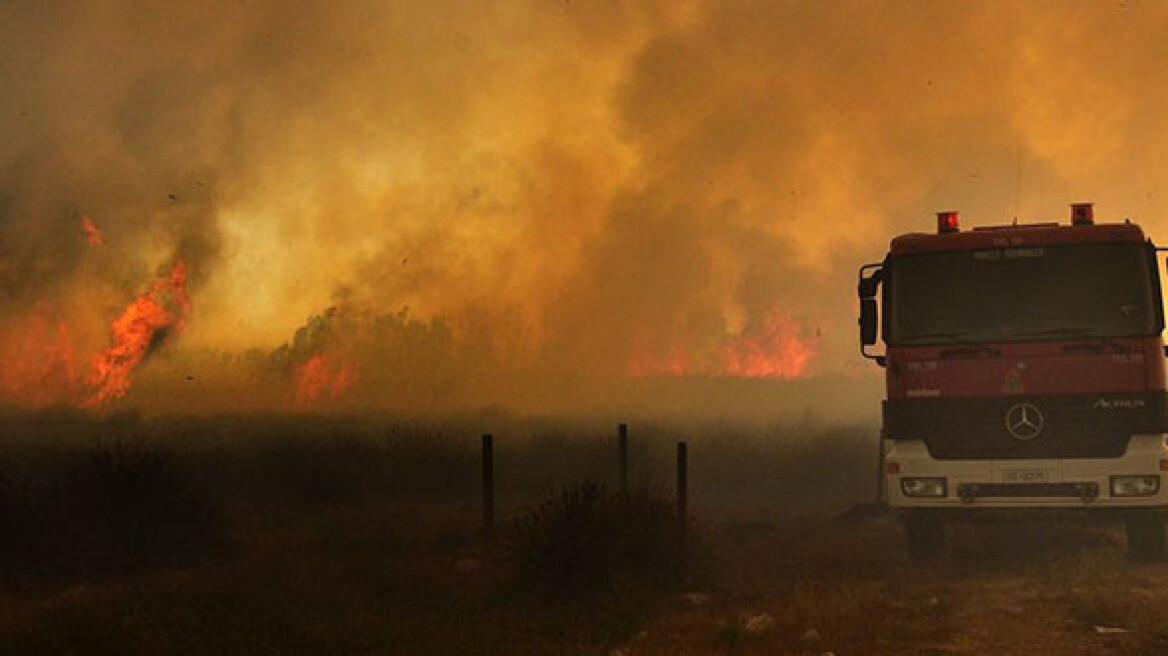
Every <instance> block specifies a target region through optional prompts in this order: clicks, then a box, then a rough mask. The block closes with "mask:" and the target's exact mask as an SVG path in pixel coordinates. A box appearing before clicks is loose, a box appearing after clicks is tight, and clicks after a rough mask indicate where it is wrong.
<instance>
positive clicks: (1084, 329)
mask: <svg viewBox="0 0 1168 656" xmlns="http://www.w3.org/2000/svg"><path fill="white" fill-rule="evenodd" d="M1153 275H1154V269H1152V268H1151V267H1150V263H1149V257H1148V252H1147V250H1146V248H1145V247H1144V246H1143V245H1142V244H1087V245H1073V246H1044V247H1028V248H1005V249H990V250H979V251H961V252H942V253H924V254H920V255H905V256H900V257H897V258H895V259H893V260H891V261H890V262H889V265H888V270H887V271H886V272H885V280H886V281H887V286H886V289H885V308H886V314H885V323H884V332H885V341H887V342H888V343H889V344H893V345H898V346H911V345H926V344H949V343H962V342H1005V341H1033V340H1054V339H1074V338H1075V337H1080V336H1082V337H1124V336H1139V335H1157V334H1159V332H1160V326H1159V324H1160V315H1159V307H1158V303H1159V299H1156V298H1154V295H1155V294H1154V292H1153V289H1154V282H1153V278H1152V276H1153Z"/></svg>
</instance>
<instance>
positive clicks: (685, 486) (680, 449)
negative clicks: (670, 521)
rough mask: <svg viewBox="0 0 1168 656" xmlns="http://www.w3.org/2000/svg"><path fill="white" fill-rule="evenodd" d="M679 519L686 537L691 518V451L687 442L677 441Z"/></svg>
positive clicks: (683, 535)
mask: <svg viewBox="0 0 1168 656" xmlns="http://www.w3.org/2000/svg"><path fill="white" fill-rule="evenodd" d="M677 519H678V521H679V522H680V523H681V526H680V528H681V536H682V537H683V538H684V537H685V528H686V524H687V523H688V519H689V453H688V451H687V448H686V443H685V442H678V443H677Z"/></svg>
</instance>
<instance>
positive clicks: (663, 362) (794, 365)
mask: <svg viewBox="0 0 1168 656" xmlns="http://www.w3.org/2000/svg"><path fill="white" fill-rule="evenodd" d="M805 333H806V331H805V330H804V329H803V327H802V326H801V325H800V324H799V323H798V322H797V321H795V320H794V319H792V318H790V317H788V316H787V315H785V314H783V313H782V312H780V311H778V310H773V311H771V312H770V313H769V314H768V315H767V316H766V318H765V319H764V320H763V321H761V322H760V323H759V324H758V325H756V326H754V327H753V328H748V329H747V330H744V331H743V332H742V333H740V334H738V335H731V336H725V337H722V338H720V339H716V340H709V339H705V340H702V339H688V340H684V341H683V342H682V343H677V342H674V343H668V344H664V345H661V344H654V343H652V342H650V341H649V340H648V339H643V340H639V341H638V343H637V345H636V347H635V348H634V351H633V357H632V362H631V364H630V366H629V373H630V374H631V375H632V376H634V377H637V378H643V377H683V376H709V377H725V378H774V379H792V378H800V377H803V376H806V375H807V374H808V372H809V369H810V366H811V363H812V362H813V361H814V360H815V356H816V343H815V341H816V340H815V338H813V337H811V336H809V335H807V334H805Z"/></svg>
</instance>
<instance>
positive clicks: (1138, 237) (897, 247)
mask: <svg viewBox="0 0 1168 656" xmlns="http://www.w3.org/2000/svg"><path fill="white" fill-rule="evenodd" d="M1143 241H1144V231H1143V230H1142V229H1140V227H1139V226H1138V225H1136V224H1134V223H1101V224H1095V225H1080V226H1070V225H1058V224H1055V223H1039V224H1030V225H1017V226H1014V225H1007V226H990V227H983V228H974V229H972V230H962V231H961V232H950V233H947V234H940V235H939V234H935V233H932V234H927V233H921V232H914V233H909V234H906V235H900V236H899V237H896V238H894V239H893V240H892V243H891V244H890V245H889V248H888V252H889V255H908V254H912V253H933V252H938V251H975V250H981V249H985V248H1024V247H1026V246H1045V245H1048V244H1084V243H1116V242H1133V243H1142V242H1143Z"/></svg>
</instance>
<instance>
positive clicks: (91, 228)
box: [81, 214, 104, 247]
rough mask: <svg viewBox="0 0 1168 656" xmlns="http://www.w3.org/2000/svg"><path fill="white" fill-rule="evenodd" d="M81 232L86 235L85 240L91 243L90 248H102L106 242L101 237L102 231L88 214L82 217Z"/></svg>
mask: <svg viewBox="0 0 1168 656" xmlns="http://www.w3.org/2000/svg"><path fill="white" fill-rule="evenodd" d="M81 231H82V232H84V233H85V239H86V240H87V241H88V242H89V245H90V246H94V247H96V246H101V245H102V243H103V242H104V240H103V239H102V236H101V230H100V229H99V228H98V227H97V224H96V223H94V222H93V219H91V218H89V215H88V214H86V215H84V216H82V217H81Z"/></svg>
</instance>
